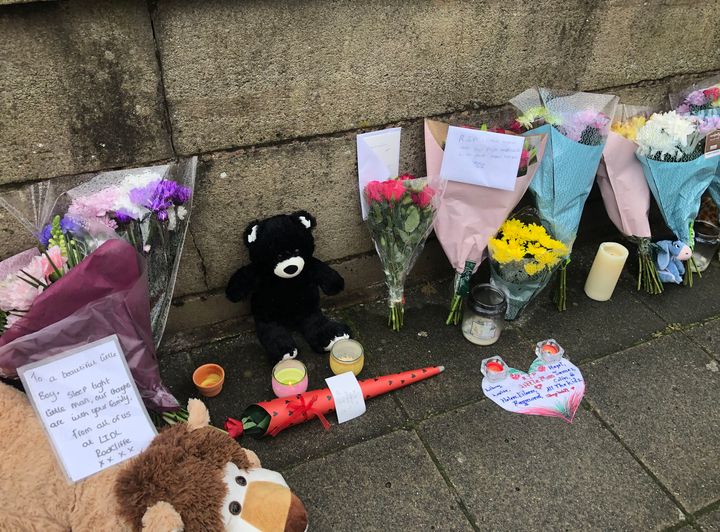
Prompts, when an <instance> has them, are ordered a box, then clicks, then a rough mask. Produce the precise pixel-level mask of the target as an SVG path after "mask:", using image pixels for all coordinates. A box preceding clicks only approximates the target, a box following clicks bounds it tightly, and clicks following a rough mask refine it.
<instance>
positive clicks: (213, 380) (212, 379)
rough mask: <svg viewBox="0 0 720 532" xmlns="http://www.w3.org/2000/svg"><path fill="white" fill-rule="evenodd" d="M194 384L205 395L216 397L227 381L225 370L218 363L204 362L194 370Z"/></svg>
mask: <svg viewBox="0 0 720 532" xmlns="http://www.w3.org/2000/svg"><path fill="white" fill-rule="evenodd" d="M192 379H193V384H195V387H196V388H197V389H198V392H200V394H202V395H203V396H205V397H215V396H216V395H217V394H219V393H220V391H221V390H222V387H223V383H224V382H225V370H224V369H222V366H218V365H217V364H203V365H202V366H200V367H199V368H197V369H196V370H195V371H194V372H193V376H192Z"/></svg>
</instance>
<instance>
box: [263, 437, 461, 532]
mask: <svg viewBox="0 0 720 532" xmlns="http://www.w3.org/2000/svg"><path fill="white" fill-rule="evenodd" d="M261 458H262V455H261ZM285 478H286V480H287V481H288V484H289V485H290V487H291V488H292V489H293V490H294V491H295V493H297V495H298V496H299V497H300V499H301V500H302V501H303V503H304V504H305V507H306V508H307V509H308V512H309V517H310V529H311V530H314V531H325V530H327V531H334V530H472V527H471V526H470V524H469V522H468V521H467V519H466V518H465V517H464V515H463V513H462V512H461V510H460V508H459V506H458V503H457V501H455V499H454V498H453V495H452V494H451V493H450V490H449V489H448V487H447V485H446V484H445V482H444V481H443V478H442V476H441V475H440V473H439V472H438V470H437V469H436V467H435V465H434V464H433V462H432V460H431V459H430V456H429V455H428V454H427V452H426V450H425V448H424V446H423V444H422V442H421V441H420V439H419V438H418V437H417V435H416V434H415V433H414V432H406V431H397V432H393V433H392V434H388V435H386V436H383V437H381V438H377V439H375V440H372V441H369V442H365V443H362V444H360V445H356V446H355V447H352V448H350V449H345V450H343V451H341V452H338V453H335V454H332V455H330V456H326V457H323V458H320V459H318V460H313V461H312V462H309V463H307V464H304V465H301V466H299V467H296V468H294V469H292V470H291V471H289V472H286V473H285Z"/></svg>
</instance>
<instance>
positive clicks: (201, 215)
mask: <svg viewBox="0 0 720 532" xmlns="http://www.w3.org/2000/svg"><path fill="white" fill-rule="evenodd" d="M717 49H720V31H718V30H717V21H716V20H715V18H714V17H713V12H712V9H709V5H708V4H707V3H706V2H696V1H693V0H688V1H672V0H646V1H632V0H604V1H603V0H597V1H595V0H593V1H590V0H588V1H577V0H571V1H567V0H538V1H536V2H525V1H523V2H521V1H515V0H511V1H504V2H500V1H496V0H489V1H467V0H447V1H443V2H437V1H431V0H421V1H416V2H406V1H402V0H397V1H390V0H377V1H370V0H354V1H353V0H339V1H334V2H324V1H321V0H315V1H310V0H307V1H292V0H247V1H243V2H236V1H232V0H156V1H149V2H146V1H141V0H65V1H63V0H60V1H57V2H38V3H27V4H21V5H9V6H5V5H0V113H1V114H0V187H12V186H16V185H17V184H18V183H22V182H23V181H29V180H38V179H47V178H52V177H55V176H59V175H63V174H69V173H81V172H86V171H93V170H99V169H106V168H119V167H126V166H138V165H145V164H150V163H154V162H157V161H161V160H165V159H168V158H171V157H175V156H185V155H191V154H198V155H200V167H199V172H198V183H197V191H196V198H195V199H196V201H195V208H194V212H193V215H192V222H191V227H190V234H189V235H188V245H187V246H186V252H185V254H184V256H183V258H182V267H181V271H180V278H179V281H178V285H177V289H176V301H175V302H176V306H175V308H174V309H173V312H172V313H171V317H170V322H169V329H168V330H169V331H170V332H172V331H178V330H185V329H187V328H189V327H193V326H204V325H207V324H211V323H215V322H220V321H223V320H227V319H231V318H236V317H237V316H239V315H242V314H243V313H244V312H247V309H246V308H245V307H242V306H234V305H230V304H229V303H227V302H225V300H224V298H223V296H222V289H223V287H224V285H225V282H226V280H227V279H228V277H229V275H230V274H231V273H232V272H233V270H234V269H235V268H236V267H238V266H239V265H240V264H242V263H243V262H244V261H245V260H246V254H245V251H244V249H243V248H242V243H241V233H242V230H243V228H244V227H245V225H246V224H247V223H248V222H249V221H250V220H252V219H254V218H259V217H263V216H267V215H271V214H275V213H278V212H282V211H289V210H292V209H298V208H305V209H308V210H310V211H311V212H313V213H314V214H315V215H316V216H317V218H318V229H317V233H316V237H317V248H318V255H319V256H320V258H322V259H325V260H328V261H330V262H332V263H333V264H334V265H335V267H336V268H338V269H339V270H340V271H341V272H342V273H343V274H345V276H346V280H347V293H346V294H345V296H343V298H340V299H336V300H327V303H328V304H332V303H333V301H340V302H342V301H348V300H350V299H357V298H362V297H368V296H369V295H376V294H378V293H379V290H378V285H380V284H381V283H382V273H381V271H380V267H379V263H378V261H377V259H376V258H375V252H374V250H373V248H372V243H371V241H370V239H369V238H368V236H367V231H366V229H365V227H364V226H363V225H362V222H361V220H360V216H359V209H358V192H357V186H356V164H355V147H354V146H355V135H356V134H357V133H358V132H362V131H367V130H371V129H377V128H382V127H386V126H391V125H400V126H402V127H403V146H402V157H401V159H402V160H401V167H402V169H403V170H408V171H412V172H415V173H418V174H422V173H423V171H424V151H423V144H422V118H423V117H425V116H432V117H435V118H439V119H446V120H450V121H454V122H460V123H466V124H479V123H481V122H482V121H483V120H484V119H486V118H487V117H488V116H490V115H496V114H497V113H499V112H501V111H502V109H501V108H500V107H501V106H503V105H504V104H505V102H507V100H508V99H509V98H510V97H512V96H513V95H515V94H516V93H518V92H520V91H522V90H523V89H525V88H527V87H528V86H531V85H546V86H553V87H562V88H571V89H582V90H602V91H608V92H615V93H617V94H620V96H622V97H623V98H625V99H626V100H627V101H628V103H644V102H648V101H651V102H652V101H655V102H661V101H662V100H663V99H664V96H665V95H666V93H667V91H668V88H670V87H674V86H681V85H684V84H687V83H688V82H690V81H692V80H694V79H698V78H702V77H705V76H707V75H709V74H710V73H714V72H716V71H720V54H716V53H713V50H717ZM27 244H28V238H27V235H25V233H24V232H23V230H22V229H21V228H19V227H18V226H17V224H15V223H14V222H13V221H12V220H11V219H9V217H8V216H7V215H6V214H5V213H0V256H3V257H4V256H7V255H9V254H10V253H12V252H14V251H18V250H20V249H24V247H25V246H27ZM445 275H450V271H449V266H448V264H447V261H446V260H445V258H444V256H443V254H442V251H441V250H440V249H439V246H438V245H437V243H435V242H430V243H429V244H428V248H427V249H426V251H425V253H424V254H423V257H422V259H421V260H420V261H419V263H418V265H417V266H416V271H415V272H414V275H413V278H412V279H413V280H414V281H416V282H417V281H418V280H420V279H423V278H430V277H436V276H445Z"/></svg>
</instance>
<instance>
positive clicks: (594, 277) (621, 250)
mask: <svg viewBox="0 0 720 532" xmlns="http://www.w3.org/2000/svg"><path fill="white" fill-rule="evenodd" d="M628 254H629V253H628V250H627V248H626V247H625V246H622V245H620V244H617V243H615V242H603V243H602V244H600V248H599V249H598V251H597V254H596V255H595V260H594V261H593V265H592V268H590V273H589V274H588V278H587V281H586V282H585V293H586V294H587V296H588V297H589V298H590V299H594V300H595V301H607V300H608V299H610V297H611V296H612V294H613V291H614V290H615V285H617V282H618V279H620V273H621V272H622V269H623V266H624V265H625V260H626V259H627V257H628Z"/></svg>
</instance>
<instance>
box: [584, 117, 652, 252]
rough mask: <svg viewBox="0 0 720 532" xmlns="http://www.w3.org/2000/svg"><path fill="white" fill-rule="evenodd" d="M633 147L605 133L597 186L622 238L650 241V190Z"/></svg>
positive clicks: (620, 138)
mask: <svg viewBox="0 0 720 532" xmlns="http://www.w3.org/2000/svg"><path fill="white" fill-rule="evenodd" d="M636 148H637V146H636V144H635V143H634V142H633V141H631V140H629V139H626V138H625V137H623V136H622V135H618V134H617V133H613V132H612V131H611V132H610V133H609V134H608V138H607V143H606V144H605V149H604V150H603V158H602V161H601V162H600V166H599V168H598V172H597V184H598V187H600V193H601V194H602V197H603V202H604V203H605V209H606V210H607V213H608V216H609V217H610V219H611V220H612V222H613V223H614V224H615V227H617V228H618V230H619V231H620V232H621V233H623V234H624V235H625V236H637V237H642V238H650V236H651V235H650V222H649V221H648V212H649V211H650V189H649V188H648V185H647V181H646V180H645V174H644V173H643V169H642V165H641V164H640V161H638V159H637V157H635V150H636Z"/></svg>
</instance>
